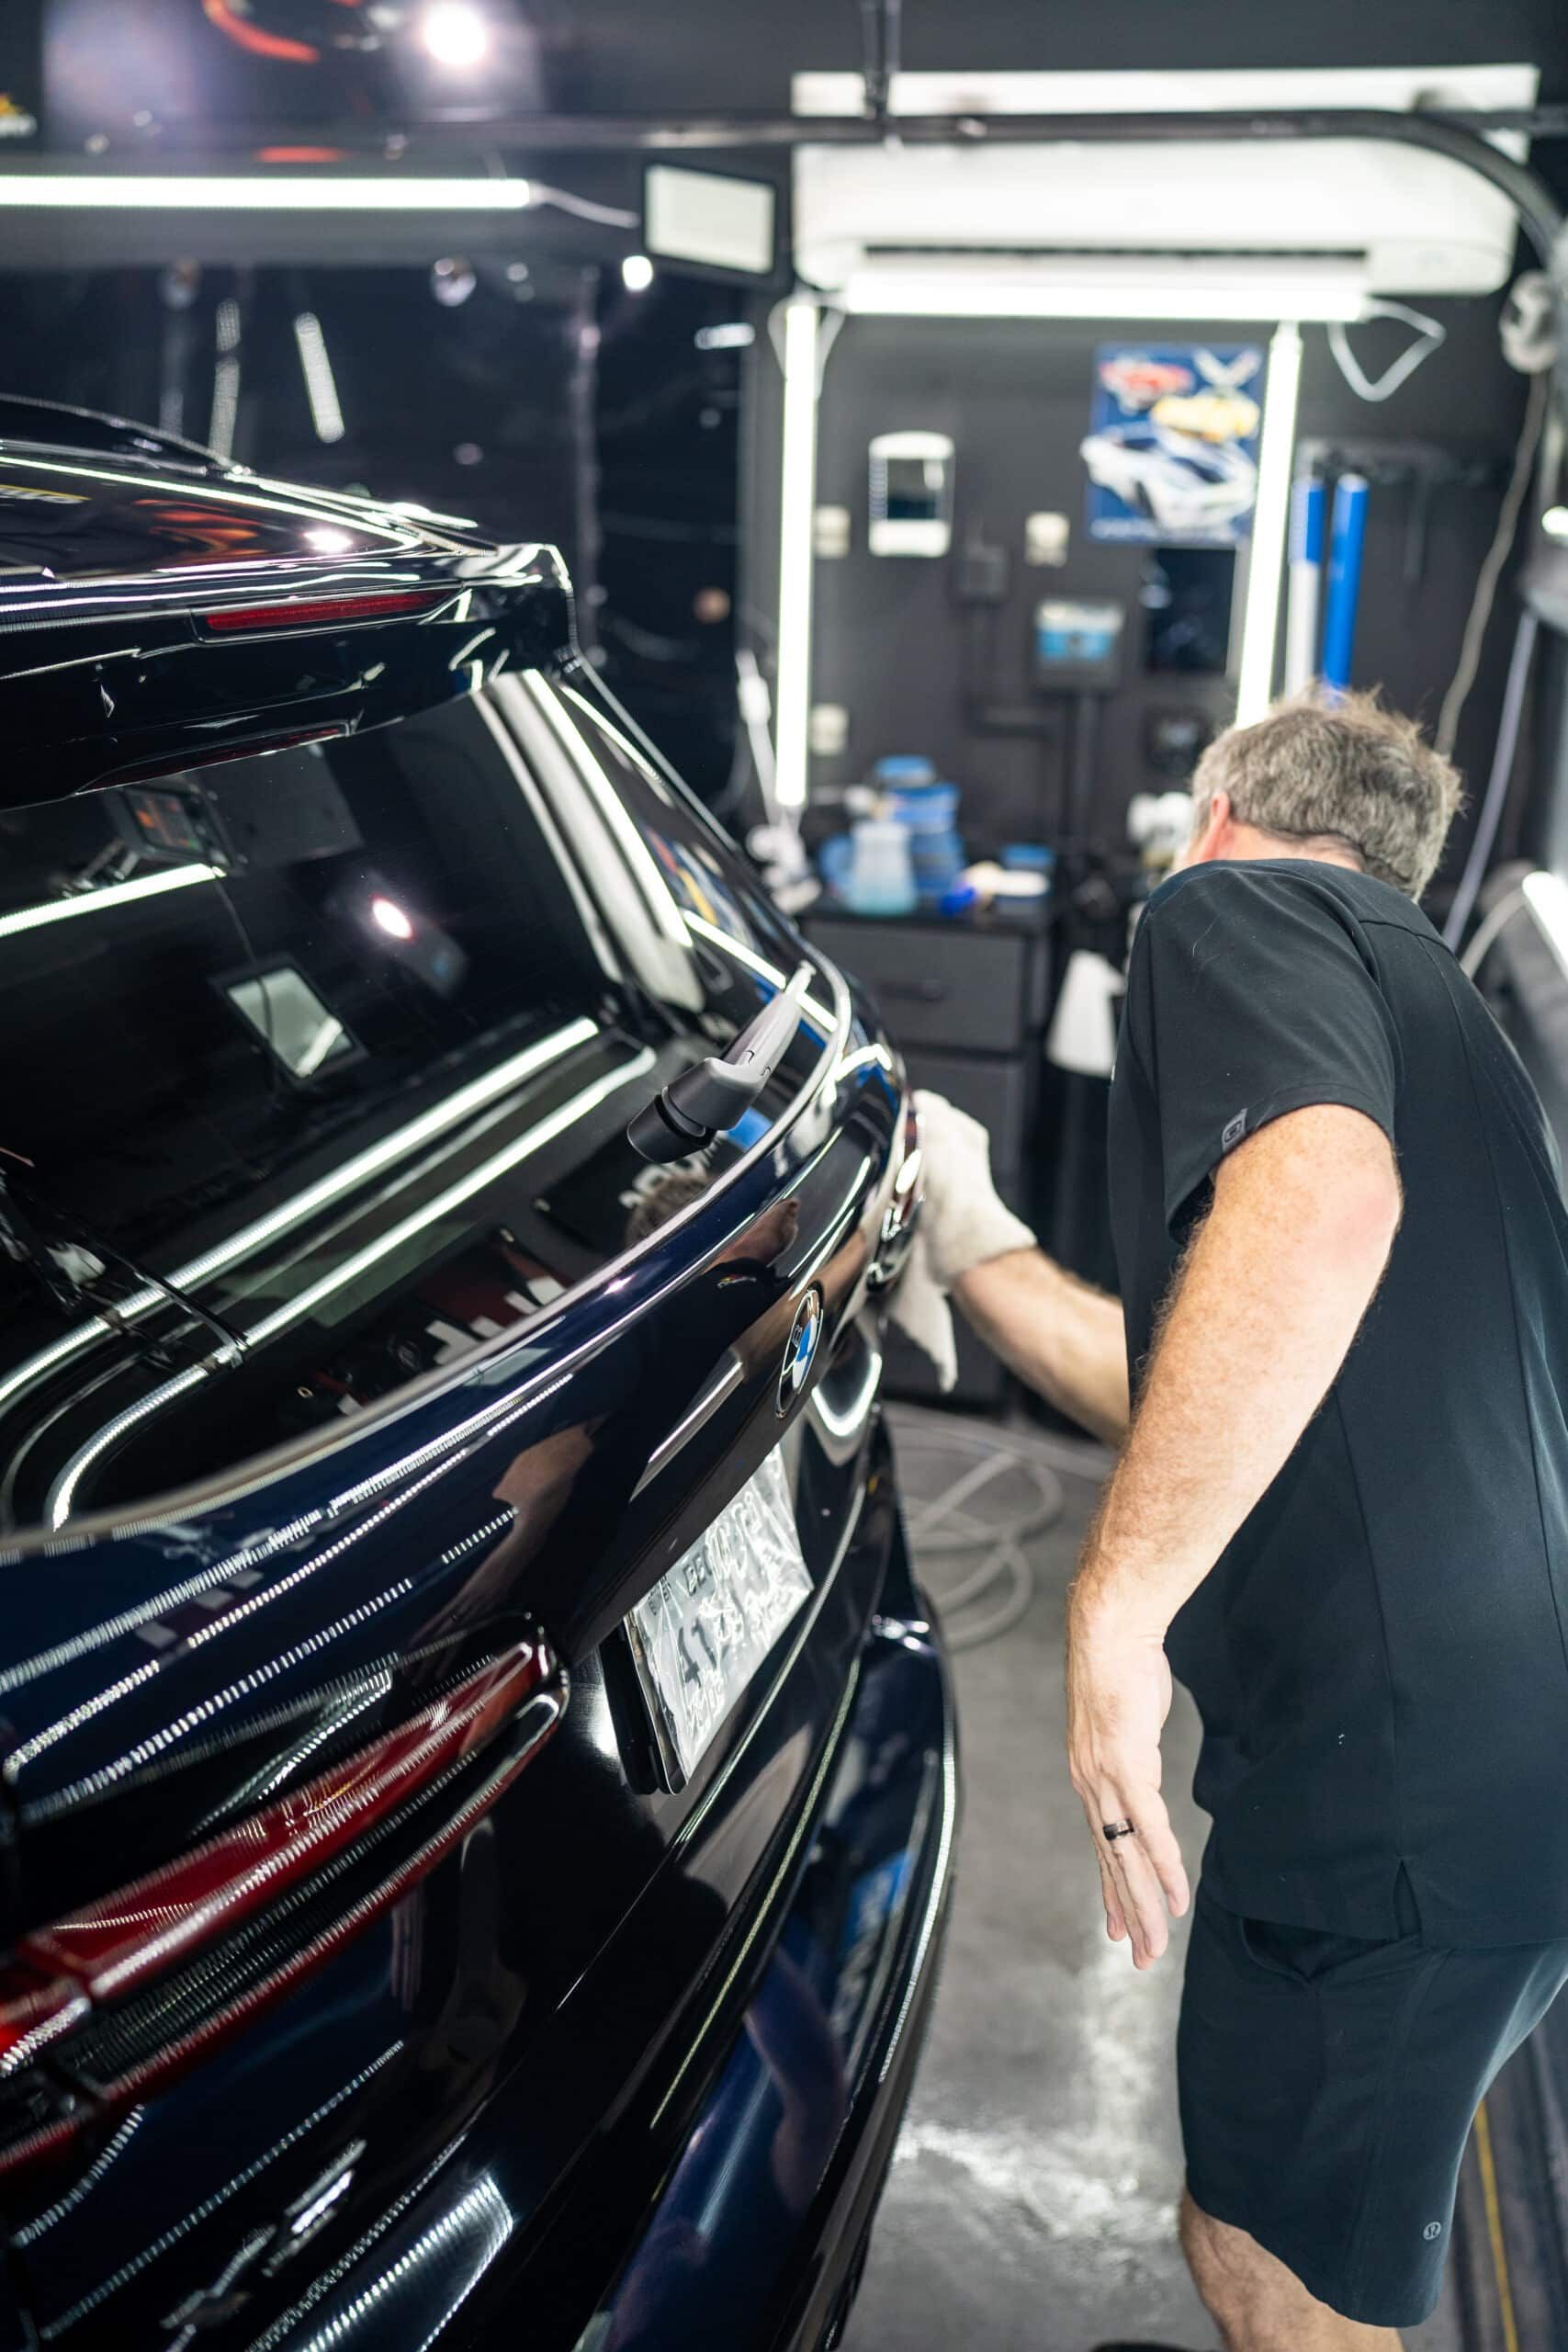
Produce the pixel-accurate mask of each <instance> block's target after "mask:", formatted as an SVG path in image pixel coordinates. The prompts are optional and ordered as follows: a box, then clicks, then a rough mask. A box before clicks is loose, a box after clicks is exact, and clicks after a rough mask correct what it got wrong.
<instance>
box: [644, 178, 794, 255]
mask: <svg viewBox="0 0 1568 2352" xmlns="http://www.w3.org/2000/svg"><path fill="white" fill-rule="evenodd" d="M776 210H777V197H776V192H775V191H774V189H773V187H771V186H770V185H769V184H768V182H767V181H766V180H742V179H734V178H731V177H730V175H728V173H725V172H689V171H685V170H682V167H681V166H680V165H679V164H649V168H648V172H647V175H646V178H645V184H644V190H643V215H644V218H643V236H644V241H645V243H646V245H647V248H648V251H649V254H650V255H651V256H652V257H653V258H654V259H656V260H665V261H685V262H694V263H697V264H698V265H700V266H702V267H704V268H706V269H727V270H728V269H732V270H738V271H739V272H740V273H741V274H742V275H743V276H745V277H767V276H768V275H769V273H770V272H771V271H772V269H773V260H774V243H775V237H776V228H775V219H774V216H775V213H776Z"/></svg>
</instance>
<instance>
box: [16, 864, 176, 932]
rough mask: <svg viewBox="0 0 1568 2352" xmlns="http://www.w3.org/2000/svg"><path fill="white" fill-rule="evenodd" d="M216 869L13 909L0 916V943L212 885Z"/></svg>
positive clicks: (153, 877) (150, 877)
mask: <svg viewBox="0 0 1568 2352" xmlns="http://www.w3.org/2000/svg"><path fill="white" fill-rule="evenodd" d="M218 879H219V870H218V868H217V866H216V865H175V866H171V867H170V868H169V870H168V872H167V873H164V874H144V875H143V876H141V879H140V881H136V882H111V883H109V884H108V885H107V888H104V889H102V890H84V891H82V892H81V893H80V895H79V896H78V897H76V898H74V899H50V901H49V903H48V904H47V905H46V906H41V907H17V909H16V910H15V912H14V913H11V914H8V915H0V939H12V938H15V936H16V934H17V933H18V932H21V931H37V930H39V928H40V927H41V926H42V925H43V924H44V923H46V922H69V920H70V918H71V917H72V916H73V915H96V914H101V913H102V912H103V910H104V909H105V908H106V907H123V906H126V905H128V904H129V902H130V900H131V899H156V898H158V897H160V896H161V895H162V893H163V892H164V891H165V890H188V889H189V888H190V886H191V884H192V883H193V882H216V881H217V880H218Z"/></svg>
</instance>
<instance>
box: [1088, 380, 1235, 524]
mask: <svg viewBox="0 0 1568 2352" xmlns="http://www.w3.org/2000/svg"><path fill="white" fill-rule="evenodd" d="M1262 375H1263V352H1262V350H1261V348H1260V347H1259V346H1258V345H1256V344H1246V345H1224V346H1221V347H1218V348H1215V347H1213V346H1210V345H1202V344H1169V343H1157V344H1127V343H1102V344H1101V345H1100V346H1099V348H1098V350H1097V351H1096V352H1095V355H1094V396H1093V405H1092V409H1091V412H1090V426H1089V434H1088V435H1087V437H1086V438H1085V440H1084V441H1083V443H1082V444H1081V453H1082V457H1083V461H1084V464H1085V466H1086V467H1087V468H1088V470H1089V537H1090V538H1094V539H1122V540H1125V541H1128V542H1131V543H1134V544H1138V545H1148V544H1151V543H1156V544H1159V545H1163V546H1166V547H1234V546H1235V543H1236V542H1237V540H1239V539H1244V538H1246V537H1247V534H1248V532H1249V531H1250V530H1251V527H1252V509H1253V504H1254V502H1255V500H1256V498H1257V495H1258V426H1259V424H1260V423H1261V422H1262V414H1263V411H1262V403H1261V386H1262Z"/></svg>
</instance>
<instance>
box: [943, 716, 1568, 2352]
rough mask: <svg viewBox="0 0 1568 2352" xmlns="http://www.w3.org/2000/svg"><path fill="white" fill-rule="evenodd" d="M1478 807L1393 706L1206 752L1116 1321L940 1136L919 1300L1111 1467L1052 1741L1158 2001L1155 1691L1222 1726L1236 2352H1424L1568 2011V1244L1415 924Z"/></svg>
mask: <svg viewBox="0 0 1568 2352" xmlns="http://www.w3.org/2000/svg"><path fill="white" fill-rule="evenodd" d="M1458 800H1459V788H1458V782H1457V779H1456V777H1455V775H1454V774H1453V771H1452V769H1451V768H1450V766H1449V765H1448V763H1446V762H1445V761H1444V760H1442V759H1440V758H1439V757H1438V755H1437V754H1436V753H1435V752H1433V751H1432V750H1430V749H1429V747H1428V746H1427V745H1426V744H1425V743H1424V742H1423V741H1422V740H1421V738H1420V736H1419V734H1418V733H1417V731H1416V729H1415V728H1414V727H1413V726H1411V725H1410V724H1409V723H1408V722H1407V721H1406V720H1404V719H1401V718H1395V717H1393V715H1391V714H1390V713H1388V712H1386V711H1384V710H1382V709H1381V708H1379V707H1378V706H1377V705H1376V704H1375V703H1373V702H1371V701H1370V700H1365V699H1348V700H1344V701H1340V702H1338V703H1335V704H1316V703H1310V702H1309V703H1296V704H1291V705H1287V706H1285V707H1281V708H1279V709H1277V710H1275V711H1273V712H1272V713H1271V714H1270V715H1269V717H1268V718H1264V719H1263V720H1261V721H1260V722H1259V723H1258V725H1257V726H1254V727H1248V728H1244V729H1233V730H1232V731H1231V732H1230V733H1229V734H1228V735H1226V736H1224V737H1223V738H1222V739H1221V740H1220V741H1218V742H1217V743H1215V744H1214V745H1213V747H1212V749H1211V750H1210V751H1209V752H1207V753H1206V754H1205V756H1204V759H1203V761H1202V763H1201V766H1200V768H1199V770H1198V774H1197V777H1196V779H1195V815H1194V825H1193V833H1192V838H1191V842H1190V845H1189V847H1188V849H1187V851H1186V853H1185V855H1184V857H1183V858H1182V860H1181V862H1180V866H1179V870H1178V872H1177V873H1176V874H1174V875H1173V876H1172V877H1171V878H1170V879H1169V880H1168V881H1167V882H1166V883H1165V884H1164V885H1163V886H1162V887H1161V888H1159V889H1158V890H1156V892H1155V894H1154V896H1153V898H1152V899H1150V901H1149V904H1148V907H1147V910H1146V911H1145V915H1144V918H1143V920H1142V922H1141V923H1140V925H1139V927H1138V931H1137V934H1136V938H1135V941H1134V947H1133V952H1132V956H1131V959H1130V964H1129V968H1128V974H1127V993H1126V1002H1125V1009H1124V1014H1123V1020H1122V1036H1121V1043H1120V1047H1119V1051H1118V1056H1117V1064H1116V1073H1115V1077H1114V1080H1113V1081H1112V1086H1111V1225H1112V1230H1113V1235H1114V1239H1115V1245H1116V1255H1117V1262H1118V1267H1119V1271H1120V1276H1121V1285H1122V1299H1121V1303H1120V1305H1119V1306H1118V1305H1117V1304H1116V1303H1115V1302H1113V1301H1111V1300H1110V1299H1107V1298H1104V1297H1102V1296H1100V1295H1098V1294H1097V1293H1095V1292H1093V1291H1090V1290H1089V1289H1086V1288H1085V1287H1084V1286H1083V1285H1082V1284H1080V1283H1076V1282H1075V1281H1073V1280H1072V1278H1071V1277H1070V1276H1068V1275H1066V1273H1064V1272H1062V1270H1061V1269H1060V1268H1058V1267H1055V1266H1054V1265H1053V1264H1052V1263H1051V1262H1050V1261H1049V1260H1047V1259H1045V1258H1044V1257H1043V1256H1042V1255H1041V1253H1040V1252H1039V1251H1038V1250H1035V1249H1033V1248H1032V1245H1030V1240H1029V1237H1028V1236H1026V1235H1025V1234H1023V1233H1022V1232H1021V1230H1020V1229H1019V1228H1018V1227H1017V1225H1016V1222H1015V1221H1012V1220H1009V1219H1008V1217H1007V1212H1005V1211H1004V1210H1002V1209H1001V1208H1000V1205H999V1204H998V1203H997V1202H996V1201H995V1196H994V1193H992V1191H991V1188H990V1184H989V1180H988V1170H987V1156H986V1148H985V1138H984V1136H983V1134H982V1133H981V1131H980V1130H979V1129H978V1128H976V1126H975V1125H974V1123H973V1122H972V1121H968V1120H965V1119H964V1118H963V1117H962V1115H961V1114H958V1113H957V1112H955V1111H953V1109H952V1108H951V1106H950V1105H948V1104H946V1103H941V1102H940V1101H937V1100H935V1099H930V1100H928V1101H927V1103H926V1105H925V1110H926V1133H927V1146H928V1200H927V1232H928V1247H929V1250H930V1252H931V1261H932V1264H933V1266H934V1268H935V1271H936V1272H937V1275H938V1278H939V1279H940V1280H942V1281H943V1282H945V1283H947V1285H948V1286H949V1287H950V1288H951V1289H952V1291H953V1295H954V1296H955V1297H956V1298H957V1300H958V1302H959V1304H960V1306H962V1307H963V1309H964V1312H965V1314H966V1315H967V1316H968V1317H969V1319H970V1320H971V1321H972V1322H973V1323H974V1324H975V1326H976V1329H978V1330H979V1331H980V1332H981V1334H982V1335H983V1336H984V1337H985V1338H986V1339H987V1340H989V1341H990V1343H991V1344H992V1345H993V1346H994V1347H995V1348H996V1350H997V1351H998V1353H999V1354H1001V1355H1002V1356H1003V1357H1004V1358H1005V1359H1006V1360H1007V1361H1008V1362H1009V1363H1010V1364H1011V1365H1012V1366H1013V1367H1014V1369H1015V1370H1016V1371H1017V1372H1018V1373H1019V1374H1021V1376H1022V1377H1023V1378H1025V1379H1026V1380H1029V1381H1031V1382H1032V1384H1033V1385H1035V1386H1036V1387H1037V1388H1038V1389H1039V1390H1040V1391H1041V1392H1042V1393H1043V1395H1045V1396H1046V1397H1050V1398H1052V1399H1053V1401H1055V1403H1056V1404H1058V1405H1059V1406H1062V1407H1063V1408H1066V1409H1067V1410H1068V1411H1070V1412H1072V1413H1074V1414H1076V1415H1077V1418H1078V1419H1081V1420H1083V1421H1084V1422H1085V1423H1087V1424H1088V1426H1089V1427H1090V1428H1092V1429H1095V1430H1099V1431H1100V1432H1101V1433H1104V1434H1109V1435H1112V1436H1118V1437H1120V1438H1121V1440H1122V1443H1121V1452H1120V1455H1119V1458H1118V1462H1117V1465H1116V1469H1115V1472H1114V1474H1113V1476H1111V1481H1110V1483H1109V1485H1108V1487H1107V1488H1106V1491H1105V1494H1104V1497H1103V1498H1102V1500H1101V1503H1100V1510H1099V1513H1098V1515H1097V1518H1096V1521H1095V1523H1094V1526H1093V1529H1092V1531H1091V1532H1090V1534H1089V1539H1088V1542H1087V1544H1086V1545H1085V1548H1084V1553H1083V1558H1082V1562H1081V1565H1080V1566H1079V1569H1078V1574H1077V1581H1076V1583H1075V1585H1074V1588H1073V1592H1072V1598H1071V1601H1070V1604H1069V1623H1068V1668H1067V1680H1068V1718H1069V1731H1068V1746H1069V1764H1070V1770H1071V1774H1072V1780H1073V1784H1074V1787H1075V1788H1076V1790H1077V1792H1078V1795H1079V1796H1080V1798H1081V1799H1082V1801H1083V1806H1084V1812H1085V1816H1086V1820H1087V1824H1088V1827H1089V1836H1090V1838H1091V1840H1092V1843H1093V1849H1094V1853H1095V1859H1096V1861H1097V1864H1098V1868H1099V1875H1100V1893H1101V1896H1102V1899H1103V1903H1104V1908H1105V1920H1106V1928H1107V1931H1108V1933H1109V1934H1110V1936H1111V1938H1112V1939H1114V1940H1116V1941H1118V1942H1121V1941H1125V1942H1127V1943H1128V1944H1129V1945H1130V1947H1131V1951H1132V1957H1133V1962H1134V1966H1136V1967H1138V1968H1140V1969H1145V1968H1150V1967H1153V1966H1154V1965H1155V1964H1156V1962H1157V1961H1158V1960H1159V1958H1160V1956H1161V1954H1162V1953H1163V1952H1164V1951H1165V1950H1166V1946H1167V1941H1168V1927H1167V1919H1168V1914H1178V1915H1179V1914H1181V1913H1183V1912H1185V1911H1186V1910H1187V1908H1188V1905H1189V1888H1188V1879H1187V1873H1186V1871H1185V1868H1184V1866H1183V1860H1182V1857H1181V1854H1180V1852H1179V1849H1178V1845H1177V1840H1176V1838H1175V1836H1174V1835H1173V1832H1172V1829H1171V1826H1170V1822H1169V1818H1168V1815H1167V1812H1166V1808H1165V1805H1164V1804H1163V1802H1162V1800H1161V1796H1160V1735H1161V1731H1162V1728H1163V1725H1164V1723H1165V1719H1166V1714H1167V1712H1168V1707H1169V1703H1170V1695H1171V1675H1172V1672H1173V1671H1174V1672H1175V1673H1176V1674H1178V1675H1179V1676H1180V1678H1181V1679H1182V1680H1183V1681H1185V1682H1186V1683H1187V1684H1188V1686H1189V1687H1190V1690H1191V1691H1192V1693H1193V1695H1194V1697H1195V1699H1196V1701H1197V1703H1198V1707H1199V1711H1200V1713H1201V1717H1202V1721H1203V1733H1204V1737H1203V1746H1202V1752H1201V1762H1200V1765H1199V1769H1198V1775H1197V1782H1196V1793H1197V1795H1198V1798H1199V1801H1200V1802H1201V1804H1202V1805H1203V1806H1204V1807H1205V1809H1206V1810H1207V1811H1208V1812H1209V1813H1210V1814H1211V1815H1212V1816H1213V1832H1212V1835H1211V1837H1210V1839H1209V1843H1208V1847H1207V1849H1206V1851H1205V1854H1204V1857H1203V1865H1202V1872H1201V1883H1200V1885H1199V1888H1198V1892H1197V1901H1196V1909H1195V1916H1194V1918H1193V1924H1192V1935H1191V1940H1190V1948H1189V1954H1188V1963H1187V1975H1186V1982H1185V1990H1184V1996H1183V2003H1182V2015H1181V2024H1180V2030H1179V2044H1178V2064H1179V2078H1180V2094H1181V2113H1182V2127H1183V2134H1184V2138H1185V2141H1186V2147H1187V2164H1188V2185H1187V2195H1186V2199H1185V2201H1184V2206H1183V2212H1182V2237H1183V2243H1184V2245H1185V2247H1186V2251H1187V2255H1188V2259H1189V2261H1190V2265H1191V2267H1192V2271H1193V2275H1194V2278H1196V2281H1197V2284H1198V2288H1199V2291H1200V2293H1201V2296H1202V2298H1203V2300H1204V2301H1205V2302H1206V2303H1207V2305H1208V2307H1209V2309H1210V2311H1211V2312H1213V2315H1214V2318H1215V2320H1216V2322H1217V2323H1218V2324H1219V2327H1220V2329H1221V2331H1222V2333H1223V2335H1224V2341H1225V2344H1226V2346H1228V2347H1229V2352H1363V2347H1364V2348H1365V2352H1371V2347H1373V2346H1394V2345H1397V2343H1398V2342H1399V2336H1398V2334H1397V2331H1398V2329H1399V2328H1400V2327H1402V2326H1405V2325H1411V2324H1415V2323H1416V2322H1418V2321H1419V2320H1421V2319H1422V2318H1423V2317H1425V2316H1426V2314H1427V2312H1429V2311H1430V2310H1431V2308H1432V2306H1433V2304H1434V2302H1435V2301H1436V2298H1437V2294H1438V2286H1439V2282H1440V2278H1441V2273H1442V2264H1443V2259H1444V2256H1445V2253H1446V2249H1447V2245H1448V2237H1449V2232H1450V2222H1451V2219H1452V2212H1453V2201H1454V2190H1455V2184H1456V2178H1457V2174H1458V2168H1459V2162H1460V2156H1461V2151H1462V2148H1463V2144H1464V2141H1465V2137H1466V2134H1467V2132H1468V2130H1469V2127H1470V2123H1471V2120H1472V2116H1473V2114H1474V2111H1475V2109H1476V2106H1477V2103H1478V2101H1479V2100H1480V2098H1481V2096H1482V2094H1483V2091H1484V2090H1485V2088H1486V2086H1487V2084H1488V2083H1489V2082H1490V2080H1491V2079H1492V2076H1493V2075H1494V2074H1495V2071H1496V2069H1497V2068H1498V2066H1499V2065H1500V2064H1502V2062H1503V2060H1504V2059H1505V2058H1506V2056H1507V2055H1508V2052H1509V2051H1510V2050H1511V2049H1512V2048H1513V2047H1515V2046H1516V2044H1517V2042H1518V2041H1520V2040H1521V2039H1522V2038H1523V2036H1524V2035H1525V2034H1526V2033H1527V2032H1528V2031H1529V2029H1530V2028H1531V2026H1532V2025H1533V2024H1534V2023H1535V2022H1536V2020H1537V2019H1538V2018H1540V2015H1541V2014H1542V2013H1543V2011H1544V2010H1545V2008H1546V2007H1547V2006H1548V2005H1549V2003H1550V2002H1551V1999H1552V1997H1553V1996H1554V1995H1555V1994H1556V1992H1557V1990H1558V1988H1559V1986H1560V1985H1561V1984H1562V1981H1563V1978H1564V1976H1565V1975H1568V1804H1564V1802H1563V1797H1564V1793H1565V1790H1568V1634H1565V1626H1568V1215H1565V1213H1564V1209H1563V1204H1562V1195H1561V1192H1560V1188H1559V1181H1558V1169H1557V1159H1556V1152H1555V1148H1554V1146H1553V1144H1552V1142H1551V1137H1550V1135H1549V1133H1548V1130H1547V1126H1546V1123H1545V1119H1544V1117H1543V1114H1542V1112H1541V1109H1540V1103H1539V1102H1538V1101H1537V1099H1536V1096H1535V1094H1534V1092H1533V1091H1532V1089H1531V1087H1530V1084H1529V1080H1528V1079H1527V1078H1526V1076H1525V1073H1524V1070H1523V1069H1522V1068H1521V1066H1520V1064H1519V1062H1518V1061H1517V1058H1516V1057H1515V1056H1514V1054H1513V1052H1512V1051H1511V1049H1510V1048H1509V1046H1507V1044H1506V1041H1505V1040H1504V1038H1503V1036H1502V1035H1501V1034H1500V1033H1499V1031H1498V1029H1497V1027H1496V1025H1495V1023H1494V1022H1493V1020H1492V1018H1491V1016H1490V1015H1489V1013H1488V1012H1487V1011H1486V1009H1485V1007H1484V1005H1483V1002H1482V1000H1481V998H1480V997H1479V996H1478V995H1477V993H1476V991H1475V990H1474V989H1473V988H1472V986H1471V984H1470V982H1469V981H1468V980H1467V979H1466V978H1464V977H1463V975H1462V974H1461V972H1460V970H1459V969H1458V967H1457V966H1456V964H1455V962H1454V960H1453V958H1452V956H1450V954H1449V952H1448V950H1447V949H1446V948H1445V947H1444V945H1443V944H1442V942H1441V941H1440V940H1439V938H1438V934H1437V933H1436V932H1435V931H1434V930H1433V929H1432V926H1431V925H1430V923H1428V922H1427V920H1426V918H1425V917H1424V916H1423V915H1422V914H1421V913H1420V911H1419V910H1418V908H1417V906H1416V899H1417V898H1418V897H1419V895H1420V892H1421V890H1422V889H1423V888H1424V887H1425V885H1426V883H1427V880H1428V879H1429V877H1430V876H1431V874H1432V872H1433V870H1434V868H1435V867H1436V865H1437V863H1438V855H1439V854H1440V852H1441V849H1442V845H1443V840H1444V836H1445V834H1446V832H1447V831H1448V827H1449V823H1450V819H1451V817H1452V815H1453V812H1454V810H1455V808H1456V807H1457V805H1458ZM1129 1395H1130V1396H1131V1399H1132V1406H1131V1412H1130V1414H1129V1409H1128V1405H1129Z"/></svg>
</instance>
